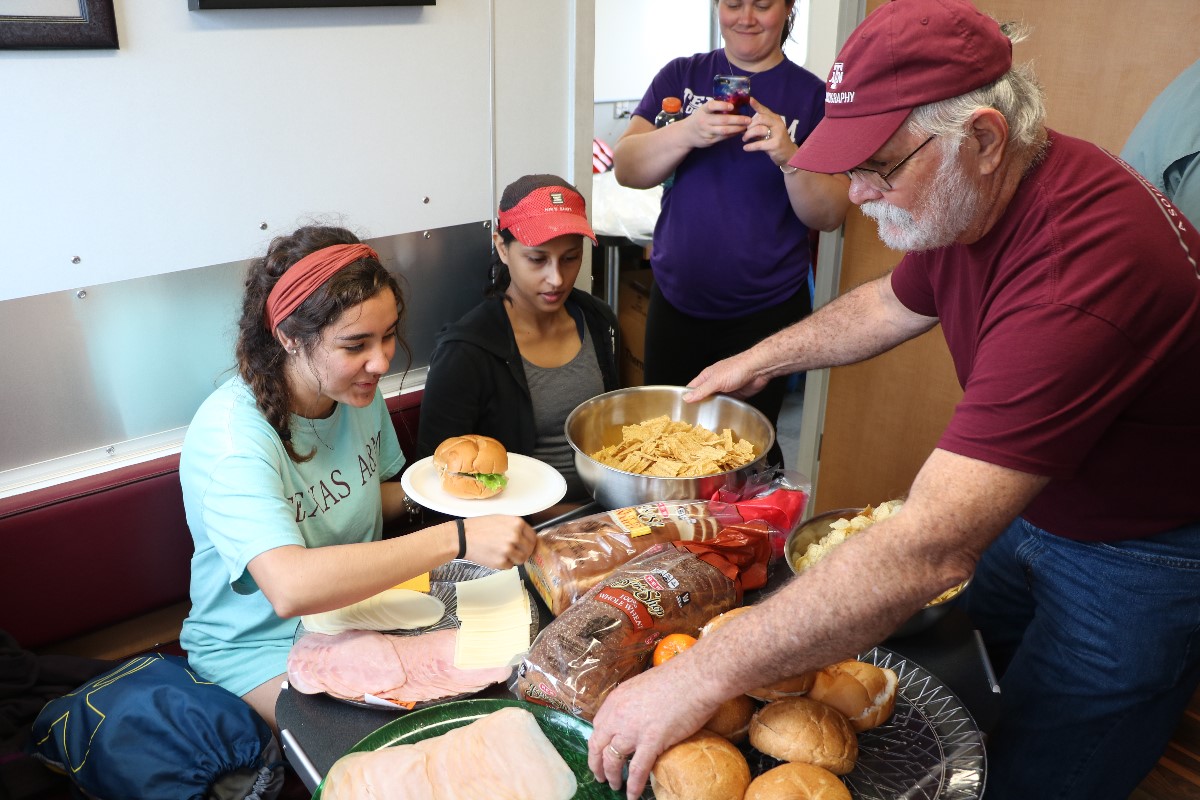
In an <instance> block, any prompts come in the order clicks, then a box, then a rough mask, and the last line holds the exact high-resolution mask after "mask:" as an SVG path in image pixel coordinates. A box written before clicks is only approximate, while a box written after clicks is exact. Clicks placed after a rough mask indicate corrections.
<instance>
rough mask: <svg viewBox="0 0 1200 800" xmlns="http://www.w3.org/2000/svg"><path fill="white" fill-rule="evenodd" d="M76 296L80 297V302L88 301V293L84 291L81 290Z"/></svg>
mask: <svg viewBox="0 0 1200 800" xmlns="http://www.w3.org/2000/svg"><path fill="white" fill-rule="evenodd" d="M75 296H76V297H78V298H79V299H80V300H86V299H87V292H86V291H85V290H83V289H80V290H79V291H78V292H76V293H75Z"/></svg>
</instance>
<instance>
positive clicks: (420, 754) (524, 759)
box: [321, 707, 578, 800]
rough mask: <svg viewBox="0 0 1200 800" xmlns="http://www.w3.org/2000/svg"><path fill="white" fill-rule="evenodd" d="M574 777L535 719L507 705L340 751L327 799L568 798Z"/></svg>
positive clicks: (327, 783)
mask: <svg viewBox="0 0 1200 800" xmlns="http://www.w3.org/2000/svg"><path fill="white" fill-rule="evenodd" d="M577 788H578V784H577V782H576V780H575V774H574V773H573V772H572V771H571V768H570V767H569V766H567V763H566V762H565V761H564V760H563V758H562V756H560V755H559V754H558V751H557V750H555V749H554V745H553V744H551V742H550V740H549V739H547V738H546V734H545V733H543V732H542V729H541V727H540V726H539V725H538V723H537V720H536V719H534V717H533V715H532V714H530V713H529V712H528V711H526V710H524V709H521V708H516V707H510V708H502V709H500V710H499V711H494V712H492V713H491V714H488V715H487V716H484V717H481V718H480V719H478V720H476V721H474V722H472V723H471V724H469V725H465V726H463V727H461V728H455V729H453V730H451V731H448V732H447V733H444V734H442V735H441V736H436V737H433V738H430V739H425V740H424V741H420V742H417V743H416V744H405V745H398V746H396V747H385V748H383V749H382V750H376V751H373V752H369V753H351V754H350V755H347V756H343V757H342V758H341V759H339V760H338V761H337V763H335V764H334V765H333V767H331V768H330V770H329V775H328V777H326V778H325V783H324V786H323V788H322V794H321V796H322V797H324V798H326V800H361V799H362V798H376V800H416V799H417V798H420V800H452V799H453V800H459V799H461V800H483V798H487V800H534V799H536V800H568V798H571V797H574V796H575V791H576V789H577Z"/></svg>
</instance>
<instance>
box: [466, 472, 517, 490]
mask: <svg viewBox="0 0 1200 800" xmlns="http://www.w3.org/2000/svg"><path fill="white" fill-rule="evenodd" d="M471 477H473V478H474V479H475V480H477V481H479V482H480V483H482V484H483V485H484V486H486V487H487V488H489V489H503V488H504V487H505V486H507V485H508V478H507V477H506V476H505V475H504V473H501V472H474V473H472V474H471Z"/></svg>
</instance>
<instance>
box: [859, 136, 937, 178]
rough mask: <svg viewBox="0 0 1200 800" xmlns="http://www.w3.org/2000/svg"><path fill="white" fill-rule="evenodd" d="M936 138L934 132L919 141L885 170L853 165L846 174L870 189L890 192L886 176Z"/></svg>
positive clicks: (888, 176)
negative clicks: (915, 147)
mask: <svg viewBox="0 0 1200 800" xmlns="http://www.w3.org/2000/svg"><path fill="white" fill-rule="evenodd" d="M936 138H937V134H936V133H935V134H934V135H933V136H930V137H929V138H928V139H926V140H925V141H923V142H921V144H920V146H919V147H917V149H916V150H913V151H912V152H911V153H909V154H908V155H906V156H905V157H904V158H902V159H900V161H899V163H897V164H896V166H894V167H892V168H891V169H889V170H888V171H887V172H879V171H878V170H874V169H868V168H867V167H855V168H854V169H850V170H846V175H847V177H849V178H850V180H852V181H853V180H854V179H855V178H859V179H861V180H864V181H866V182H867V184H868V185H869V186H870V187H871V188H872V189H876V190H878V191H880V192H890V191H891V190H892V185H891V184H890V183H888V178H890V177H891V176H892V175H893V174H895V172H896V170H898V169H900V168H901V167H903V166H904V164H905V162H907V161H908V160H909V159H910V158H912V157H913V156H915V155H916V154H917V153H919V152H921V148H922V147H924V146H925V145H927V144H929V143H930V142H932V141H933V140H934V139H936Z"/></svg>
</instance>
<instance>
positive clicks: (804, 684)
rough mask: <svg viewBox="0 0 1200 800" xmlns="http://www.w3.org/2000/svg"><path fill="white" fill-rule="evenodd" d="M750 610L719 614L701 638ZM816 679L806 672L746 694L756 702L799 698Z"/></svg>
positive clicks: (742, 608)
mask: <svg viewBox="0 0 1200 800" xmlns="http://www.w3.org/2000/svg"><path fill="white" fill-rule="evenodd" d="M749 610H750V606H741V607H740V608H732V609H730V610H729V611H726V612H725V613H724V614H717V615H716V616H715V617H713V618H712V619H710V620H709V621H708V622H706V623H704V625H703V627H701V628H700V638H704V637H705V636H711V635H712V634H713V632H714V631H717V630H719V629H720V628H721V627H722V626H724V625H725V624H726V623H728V622H729V621H730V620H731V619H733V618H734V617H736V616H738V615H740V614H744V613H746V612H747V611H749ZM815 679H816V673H814V672H804V673H801V674H800V675H796V676H794V677H791V678H784V679H783V680H781V681H779V682H777V683H773V684H771V685H770V686H764V687H762V688H761V689H753V690H751V691H749V692H746V694H748V695H750V696H751V697H753V698H754V699H755V700H762V701H764V702H768V703H769V702H771V701H772V700H782V699H784V698H786V697H798V696H799V695H802V694H805V693H807V692H808V690H809V689H811V688H812V685H813V681H814V680H815Z"/></svg>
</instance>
